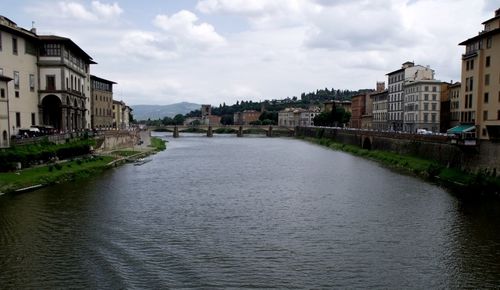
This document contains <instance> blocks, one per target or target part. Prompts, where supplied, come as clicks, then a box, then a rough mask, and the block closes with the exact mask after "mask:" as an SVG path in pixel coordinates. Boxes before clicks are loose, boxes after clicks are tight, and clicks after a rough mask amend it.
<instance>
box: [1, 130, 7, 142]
mask: <svg viewBox="0 0 500 290" xmlns="http://www.w3.org/2000/svg"><path fill="white" fill-rule="evenodd" d="M2 139H3V141H4V142H6V141H7V131H5V130H4V131H3V133H2Z"/></svg>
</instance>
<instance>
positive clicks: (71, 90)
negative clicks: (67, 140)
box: [38, 35, 96, 132]
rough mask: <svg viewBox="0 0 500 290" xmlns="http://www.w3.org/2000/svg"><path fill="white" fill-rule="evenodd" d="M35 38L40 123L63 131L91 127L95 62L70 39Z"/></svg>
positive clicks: (53, 37)
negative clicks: (91, 67)
mask: <svg viewBox="0 0 500 290" xmlns="http://www.w3.org/2000/svg"><path fill="white" fill-rule="evenodd" d="M38 38H39V40H40V51H39V55H40V56H39V58H38V71H39V84H40V88H39V99H40V115H41V116H42V117H43V118H42V121H43V122H42V124H43V125H50V126H53V127H54V128H56V129H59V130H61V131H65V132H73V131H80V130H84V129H90V65H91V64H96V62H94V61H93V60H92V58H91V57H90V56H89V55H88V54H87V53H86V52H85V51H83V50H82V49H81V48H80V47H79V46H78V45H76V44H75V43H74V42H73V41H72V40H71V39H69V38H65V37H59V36H53V35H47V36H45V35H41V36H39V37H38Z"/></svg>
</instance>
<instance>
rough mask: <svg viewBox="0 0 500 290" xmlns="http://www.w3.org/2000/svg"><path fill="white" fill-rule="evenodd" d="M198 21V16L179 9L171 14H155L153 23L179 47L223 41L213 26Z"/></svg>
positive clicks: (220, 43)
mask: <svg viewBox="0 0 500 290" xmlns="http://www.w3.org/2000/svg"><path fill="white" fill-rule="evenodd" d="M196 22H198V17H197V16H196V15H195V14H194V13H192V12H190V11H187V10H182V11H179V12H177V13H175V14H173V15H172V16H168V15H157V16H156V17H155V19H154V24H155V25H156V26H157V27H158V28H160V29H162V30H163V31H164V32H166V33H167V34H168V35H169V36H171V37H172V38H173V39H174V41H175V42H176V43H177V45H178V46H179V47H185V46H201V47H215V46H219V45H222V44H224V43H225V40H224V38H223V37H222V36H220V35H219V34H218V33H217V32H216V31H215V28H214V27H213V26H212V25H210V24H208V23H205V22H203V23H200V24H196Z"/></svg>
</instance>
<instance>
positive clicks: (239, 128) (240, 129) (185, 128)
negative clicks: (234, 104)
mask: <svg viewBox="0 0 500 290" xmlns="http://www.w3.org/2000/svg"><path fill="white" fill-rule="evenodd" d="M151 129H152V130H153V131H155V130H158V129H161V130H168V131H171V132H173V135H172V136H173V137H174V138H178V137H179V136H180V133H181V132H189V131H193V130H196V131H198V132H199V131H203V132H206V133H207V137H212V136H213V134H214V131H216V130H218V129H224V130H234V131H235V132H236V136H238V137H242V136H243V133H244V132H245V131H248V130H251V131H261V132H265V133H266V136H268V137H272V136H273V131H280V132H283V131H285V132H287V133H288V135H293V134H294V131H295V129H294V128H289V127H279V126H272V125H271V126H269V125H262V126H259V125H196V126H192V125H168V126H161V127H155V128H151Z"/></svg>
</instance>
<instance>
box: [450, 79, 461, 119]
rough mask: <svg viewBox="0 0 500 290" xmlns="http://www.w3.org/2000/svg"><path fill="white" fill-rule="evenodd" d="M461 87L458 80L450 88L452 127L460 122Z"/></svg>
mask: <svg viewBox="0 0 500 290" xmlns="http://www.w3.org/2000/svg"><path fill="white" fill-rule="evenodd" d="M460 89H461V84H460V82H456V83H454V84H452V85H450V86H449V88H448V94H449V98H450V124H449V127H450V128H452V127H455V126H458V125H459V124H460Z"/></svg>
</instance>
